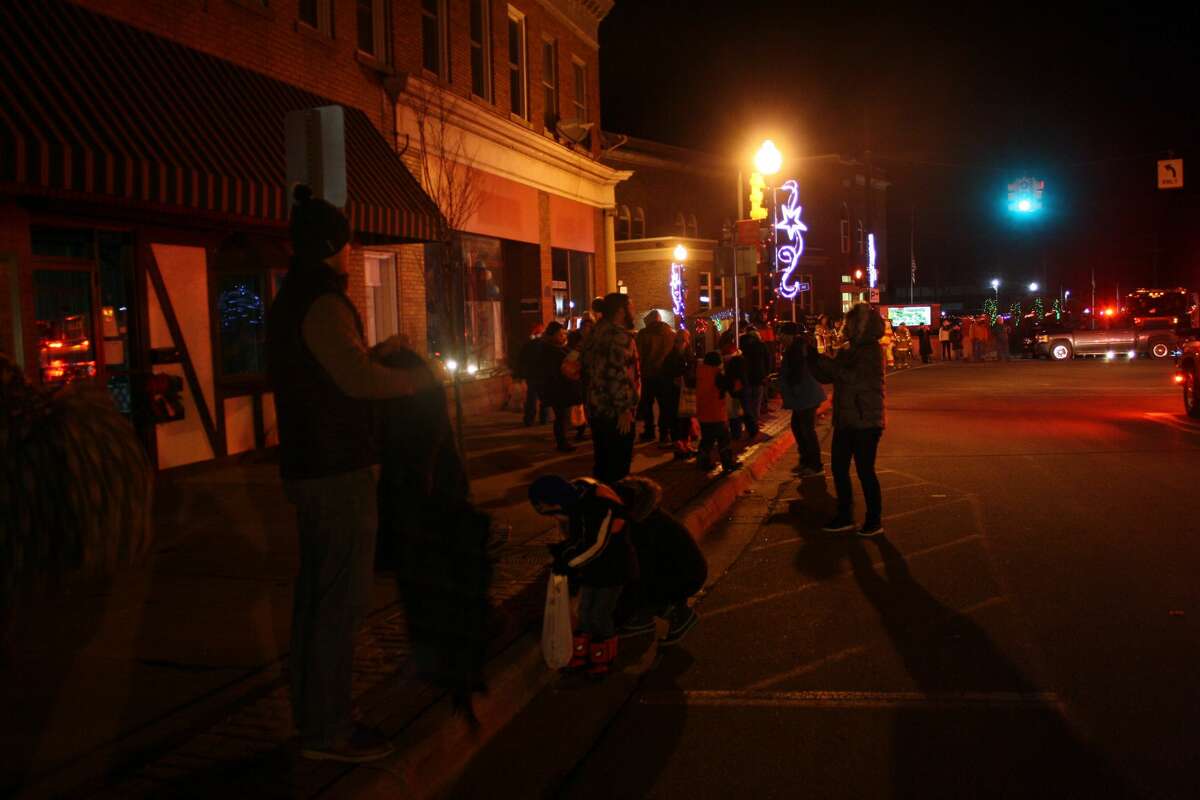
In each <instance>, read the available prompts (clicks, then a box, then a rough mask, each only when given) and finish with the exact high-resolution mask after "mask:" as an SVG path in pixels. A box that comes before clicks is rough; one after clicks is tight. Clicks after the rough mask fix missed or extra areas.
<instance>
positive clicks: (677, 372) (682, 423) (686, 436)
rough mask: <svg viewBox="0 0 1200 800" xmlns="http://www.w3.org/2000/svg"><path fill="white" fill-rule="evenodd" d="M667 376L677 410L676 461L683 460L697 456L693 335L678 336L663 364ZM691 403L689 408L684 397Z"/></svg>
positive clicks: (678, 334)
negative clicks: (684, 402) (693, 428)
mask: <svg viewBox="0 0 1200 800" xmlns="http://www.w3.org/2000/svg"><path fill="white" fill-rule="evenodd" d="M662 374H663V377H664V378H666V379H667V380H669V381H670V382H671V386H672V392H671V398H672V399H671V402H672V403H674V408H675V414H674V419H675V430H674V431H672V433H673V435H674V438H675V458H676V460H683V459H687V458H691V457H692V456H694V455H696V451H695V449H694V448H693V447H692V441H693V439H694V438H695V437H694V434H693V433H692V420H693V419H695V416H696V407H695V400H696V354H695V353H694V352H692V335H691V334H690V333H689V332H688V331H686V330H682V331H680V332H679V333H677V334H675V347H674V348H673V349H672V350H671V352H670V353H669V354H668V355H667V357H666V359H665V360H664V361H663V368H662ZM685 396H686V397H687V398H688V399H689V400H690V402H689V404H688V405H687V407H684V404H683V403H681V400H682V399H683V398H684V397H685Z"/></svg>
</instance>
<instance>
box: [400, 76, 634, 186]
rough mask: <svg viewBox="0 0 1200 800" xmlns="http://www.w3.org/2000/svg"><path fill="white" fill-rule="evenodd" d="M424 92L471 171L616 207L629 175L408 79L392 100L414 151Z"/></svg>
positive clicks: (485, 109) (421, 81) (469, 102)
mask: <svg viewBox="0 0 1200 800" xmlns="http://www.w3.org/2000/svg"><path fill="white" fill-rule="evenodd" d="M414 87H415V91H414ZM429 92H441V93H442V97H444V98H445V109H446V117H447V126H448V128H449V129H450V131H451V132H452V134H453V133H457V134H459V135H461V136H462V137H463V147H462V150H463V152H464V153H466V154H467V155H468V156H469V157H470V158H471V159H472V161H473V164H472V166H473V167H474V168H476V169H479V170H482V171H484V172H487V173H490V174H493V175H498V176H500V177H502V178H506V179H508V180H511V181H514V182H516V183H520V184H524V185H526V186H531V187H533V188H535V189H539V190H541V191H545V192H548V193H550V194H555V195H559V196H562V197H566V198H568V199H571V200H576V201H578V202H581V203H585V204H587V205H590V206H594V207H596V208H612V207H613V206H614V205H615V204H616V200H615V196H614V187H615V186H616V185H617V184H618V183H620V182H621V181H623V180H625V179H627V178H629V177H630V176H631V175H632V174H633V173H632V172H629V171H627V170H620V169H614V168H612V167H610V166H608V165H605V164H602V163H600V162H599V161H597V160H595V159H593V158H592V157H591V156H590V155H585V154H583V153H579V152H577V151H575V150H572V149H570V148H568V147H565V146H564V145H562V144H559V143H558V142H556V141H555V140H553V139H551V138H549V137H548V136H544V135H542V134H539V133H536V132H534V131H533V130H531V129H529V128H527V127H525V126H524V125H523V124H520V123H518V122H514V121H512V120H509V119H505V118H504V117H502V116H500V115H499V114H496V113H494V112H493V111H492V110H491V109H490V108H489V107H486V106H483V105H481V104H480V103H479V102H478V101H474V100H467V99H465V98H463V97H460V96H458V95H456V94H454V93H452V92H447V91H445V90H444V89H441V88H439V87H437V86H436V85H435V84H432V83H430V82H428V81H425V80H424V79H421V78H415V77H410V78H409V81H408V86H407V88H406V89H405V91H404V92H403V93H401V95H400V96H399V99H398V101H397V104H398V106H400V109H399V111H400V113H399V115H398V116H399V121H398V128H399V132H400V133H402V134H407V135H408V137H409V141H410V146H412V147H414V148H416V147H418V144H417V142H418V136H417V120H416V114H415V113H414V111H413V106H414V103H413V99H414V98H415V97H421V96H424V95H426V94H427V93H429Z"/></svg>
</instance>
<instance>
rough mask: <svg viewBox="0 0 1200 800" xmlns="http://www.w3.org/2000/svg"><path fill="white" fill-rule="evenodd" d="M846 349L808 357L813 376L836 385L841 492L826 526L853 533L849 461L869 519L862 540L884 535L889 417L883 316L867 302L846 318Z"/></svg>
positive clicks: (834, 453) (835, 450)
mask: <svg viewBox="0 0 1200 800" xmlns="http://www.w3.org/2000/svg"><path fill="white" fill-rule="evenodd" d="M845 335H846V345H845V346H844V347H842V348H839V349H838V350H836V351H834V352H832V353H827V354H826V355H823V356H820V357H814V356H810V357H809V365H810V366H811V367H812V370H813V374H814V375H816V377H817V379H818V380H820V381H821V382H822V383H832V384H833V442H832V443H831V445H830V466H831V468H832V471H833V482H834V485H835V486H836V488H837V514H836V515H835V516H834V518H833V519H831V520H830V521H829V522H828V523H827V524H826V525H825V527H824V528H823V530H825V531H828V532H831V533H833V532H840V531H849V530H853V529H854V527H855V525H854V518H853V516H852V515H851V514H852V510H853V498H854V495H853V491H852V487H851V484H850V462H851V460H853V461H854V466H855V469H856V471H857V472H858V480H859V483H861V484H862V490H863V496H864V497H865V498H866V502H867V516H866V520H865V521H864V523H863V525H862V527H861V528H859V530H858V534H859V535H860V536H878V535H879V534H881V533H883V523H882V513H883V496H882V492H881V490H880V488H879V478H878V477H877V476H876V475H875V454H876V452H877V451H878V449H879V440H880V438H881V437H882V436H883V429H884V426H885V423H886V420H885V415H884V379H883V373H884V366H883V348H881V347H880V346H879V339H880V337H882V336H883V318H882V317H881V316H879V312H878V311H876V310H875V309H874V308H872V307H871V306H869V305H868V304H866V303H858V304H857V305H855V306H854V307H853V308H851V309H850V311H849V312H848V313H847V315H846V329H845Z"/></svg>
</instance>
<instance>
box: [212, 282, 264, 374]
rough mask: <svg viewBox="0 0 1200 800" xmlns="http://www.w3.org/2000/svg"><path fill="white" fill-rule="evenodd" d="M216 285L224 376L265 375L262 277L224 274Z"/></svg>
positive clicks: (221, 360) (221, 362)
mask: <svg viewBox="0 0 1200 800" xmlns="http://www.w3.org/2000/svg"><path fill="white" fill-rule="evenodd" d="M216 283H217V325H218V328H219V330H218V334H219V339H220V344H221V357H220V365H221V374H222V375H223V376H225V377H232V376H239V375H257V374H261V373H263V372H264V371H265V368H266V344H267V325H266V315H265V307H264V303H263V274H262V273H258V274H242V275H239V274H235V273H229V274H222V275H220V276H218V278H217V282H216Z"/></svg>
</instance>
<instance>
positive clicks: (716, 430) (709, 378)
mask: <svg viewBox="0 0 1200 800" xmlns="http://www.w3.org/2000/svg"><path fill="white" fill-rule="evenodd" d="M732 391H736V387H735V386H734V385H732V384H730V382H729V376H728V375H726V374H725V372H724V370H723V369H722V367H721V354H720V353H718V352H717V351H716V350H713V351H711V352H709V353H708V354H707V355H706V356H704V362H703V363H701V364H700V365H699V366H698V367H696V418H697V419H699V420H700V452H699V458H697V459H696V465H697V466H698V467H700V469H702V470H704V471H705V472H707V471H708V470H710V469H712V449H713V448H714V447H715V448H717V455H718V457H720V459H721V472H722V474H726V475H727V474H729V473H730V472H734V471H735V470H739V469H741V468H742V465H741V464H739V463H738V462H736V461H734V459H733V440H732V437H731V436H730V433H729V406H728V403H727V400H728V397H729V395H730V393H731V392H732Z"/></svg>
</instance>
